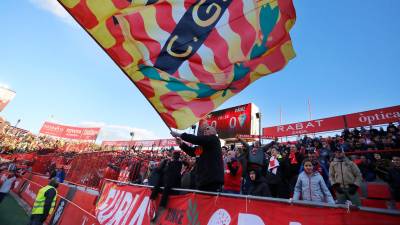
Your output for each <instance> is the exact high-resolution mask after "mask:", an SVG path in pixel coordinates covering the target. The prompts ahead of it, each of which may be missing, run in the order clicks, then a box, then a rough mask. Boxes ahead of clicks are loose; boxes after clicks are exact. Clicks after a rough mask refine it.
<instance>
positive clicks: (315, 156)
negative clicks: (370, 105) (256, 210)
mask: <svg viewBox="0 0 400 225" xmlns="http://www.w3.org/2000/svg"><path fill="white" fill-rule="evenodd" d="M399 140H400V125H397V126H395V125H393V124H389V125H388V126H387V128H386V129H384V128H380V129H379V130H378V129H375V128H372V127H371V128H369V129H365V128H361V129H351V130H347V129H346V130H344V131H343V132H342V133H341V134H340V135H339V134H338V135H336V136H333V137H326V138H322V137H311V136H304V137H303V138H299V139H298V140H296V141H293V142H279V141H278V140H277V139H276V140H274V141H272V142H270V143H268V144H266V145H261V144H260V143H259V142H258V141H255V142H254V143H251V144H249V143H247V142H246V141H244V140H241V139H237V141H236V143H232V144H231V145H227V146H223V147H222V151H221V154H222V158H223V167H224V173H225V174H224V185H223V188H222V191H223V192H226V193H233V194H246V195H247V194H249V195H258V196H267V197H279V198H291V197H293V199H295V200H299V199H302V200H309V201H321V202H327V203H333V197H332V196H334V197H335V199H336V202H337V203H346V202H352V204H354V205H358V206H359V205H361V201H360V197H359V196H358V193H357V191H358V189H359V188H360V186H361V183H362V182H363V181H377V182H387V183H388V184H389V186H390V189H391V191H392V197H393V199H394V200H396V201H399V200H400V198H399V190H400V182H399V179H400V172H399V171H400V163H399V162H400V157H399V153H400V151H399V152H397V151H398V150H399V149H400V145H399V144H400V142H399ZM381 150H392V151H389V152H388V151H381ZM194 151H195V150H194ZM359 153H363V154H359ZM145 154H147V156H144V158H146V160H148V161H149V162H150V163H149V164H148V165H150V166H148V167H147V168H148V169H147V170H144V171H145V173H143V174H141V175H140V177H141V178H142V179H135V180H134V182H136V183H141V184H150V185H155V184H154V182H153V181H152V180H154V177H158V176H160V175H155V174H159V173H160V167H157V165H158V164H159V162H160V161H162V160H168V159H171V158H172V152H169V151H165V152H164V153H162V155H161V156H158V157H156V158H153V157H152V156H151V154H150V155H149V153H145ZM193 156H194V155H193ZM180 160H181V161H182V163H183V167H182V171H181V174H180V175H179V177H180V179H181V182H180V185H179V187H182V188H189V189H196V188H198V186H196V185H195V182H193V179H196V178H195V176H196V173H195V172H194V171H195V168H196V161H198V157H190V156H188V155H186V154H182V156H181V158H180ZM161 165H165V163H164V164H161ZM310 168H311V169H310ZM203 170H204V168H203ZM161 171H162V169H161ZM214 172H215V173H217V171H214ZM131 181H133V180H131ZM321 182H322V183H321Z"/></svg>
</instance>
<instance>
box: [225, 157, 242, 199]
mask: <svg viewBox="0 0 400 225" xmlns="http://www.w3.org/2000/svg"><path fill="white" fill-rule="evenodd" d="M226 162H227V163H226V167H225V175H224V192H225V193H231V194H240V184H241V183H242V165H241V164H240V162H239V161H238V159H237V157H236V152H235V151H232V150H230V151H228V156H227V160H226Z"/></svg>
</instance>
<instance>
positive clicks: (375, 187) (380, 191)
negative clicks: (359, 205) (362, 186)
mask: <svg viewBox="0 0 400 225" xmlns="http://www.w3.org/2000/svg"><path fill="white" fill-rule="evenodd" d="M367 198H375V199H390V190H389V186H388V185H387V184H385V183H367Z"/></svg>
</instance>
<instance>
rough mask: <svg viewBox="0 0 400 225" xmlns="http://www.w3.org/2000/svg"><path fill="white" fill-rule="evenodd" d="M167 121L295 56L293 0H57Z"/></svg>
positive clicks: (181, 121) (198, 114)
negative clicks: (291, 30) (291, 33)
mask: <svg viewBox="0 0 400 225" xmlns="http://www.w3.org/2000/svg"><path fill="white" fill-rule="evenodd" d="M59 1H60V3H61V4H62V5H63V6H64V7H65V8H66V9H67V10H68V12H69V13H70V14H71V15H72V16H73V17H74V18H75V19H76V20H77V21H78V22H79V23H80V25H81V26H82V27H83V28H84V29H85V30H86V31H88V32H89V33H90V35H91V36H92V37H93V38H94V39H95V40H96V41H97V42H98V43H99V44H100V45H101V46H102V47H103V49H104V50H105V51H106V52H107V53H108V55H109V56H110V57H111V58H112V59H113V60H114V62H115V63H117V64H118V66H119V67H120V68H121V69H122V70H123V71H124V72H125V74H126V75H127V76H128V77H129V78H130V79H131V81H132V82H133V83H134V84H135V85H136V86H137V87H138V88H139V90H140V91H141V92H142V93H143V94H144V95H145V97H146V98H147V99H148V100H149V101H150V103H151V104H152V105H153V107H154V108H155V109H156V110H157V111H158V113H159V114H160V116H161V117H162V119H163V120H164V121H165V122H166V124H167V125H168V126H170V127H173V128H177V129H185V128H187V127H189V126H190V125H192V124H194V123H196V122H197V121H199V120H200V119H201V118H202V117H204V116H205V115H207V114H208V113H209V112H211V111H212V110H214V109H215V108H217V107H218V106H219V105H220V104H222V103H223V102H224V101H226V100H227V99H229V98H230V97H232V96H233V95H235V94H237V93H239V92H240V91H241V90H243V89H244V88H245V87H246V86H248V85H249V84H250V83H252V82H254V81H255V80H257V79H258V78H260V77H263V76H266V75H268V74H270V73H273V72H276V71H278V70H280V69H282V68H283V67H284V66H285V65H286V64H287V63H288V61H289V60H290V59H292V58H293V57H294V56H295V53H294V51H293V47H292V42H291V39H290V36H289V30H290V29H291V27H292V26H293V24H294V22H295V19H296V14H295V10H294V7H293V3H292V0H59Z"/></svg>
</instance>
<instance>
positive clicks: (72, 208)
mask: <svg viewBox="0 0 400 225" xmlns="http://www.w3.org/2000/svg"><path fill="white" fill-rule="evenodd" d="M48 182H49V180H48V179H47V178H46V177H43V176H40V175H35V174H25V175H23V176H21V177H18V178H17V180H16V182H15V184H14V188H13V189H12V191H13V192H14V193H16V194H17V195H18V196H19V197H20V198H21V200H23V201H24V202H26V203H27V204H28V205H29V206H30V207H32V206H33V203H34V201H35V199H36V194H37V193H38V191H39V189H40V188H42V187H43V186H45V185H47V184H48ZM57 192H58V196H57V201H56V207H55V210H54V213H53V215H51V216H49V217H48V218H47V220H46V222H47V224H52V225H71V224H82V225H85V224H87V225H97V224H98V222H97V220H96V217H95V216H94V209H95V202H96V199H97V197H98V194H93V193H90V192H88V191H84V190H79V188H78V187H77V186H75V185H69V184H60V185H59V187H58V188H57Z"/></svg>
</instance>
